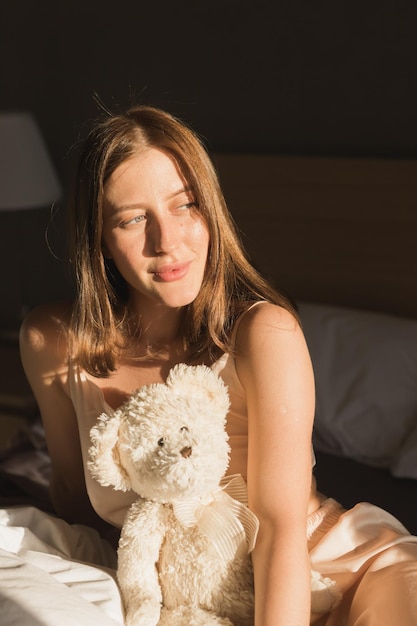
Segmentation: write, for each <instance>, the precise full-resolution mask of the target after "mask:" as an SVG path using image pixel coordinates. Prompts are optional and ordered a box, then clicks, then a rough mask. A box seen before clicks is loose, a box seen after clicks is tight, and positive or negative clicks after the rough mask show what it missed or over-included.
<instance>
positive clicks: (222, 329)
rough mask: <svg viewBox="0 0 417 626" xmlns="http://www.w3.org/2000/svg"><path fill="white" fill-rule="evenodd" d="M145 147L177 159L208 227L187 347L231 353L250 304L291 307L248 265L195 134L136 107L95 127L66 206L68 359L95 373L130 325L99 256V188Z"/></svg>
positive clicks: (122, 289) (122, 298) (113, 355)
mask: <svg viewBox="0 0 417 626" xmlns="http://www.w3.org/2000/svg"><path fill="white" fill-rule="evenodd" d="M147 147H153V148H158V149H160V150H162V151H164V152H165V153H167V154H168V155H169V156H170V157H171V158H172V159H173V160H174V161H175V163H176V165H177V166H178V168H179V170H180V171H181V173H182V175H183V176H184V179H185V180H186V181H187V184H188V185H189V186H190V188H191V191H192V193H193V195H194V198H195V200H196V204H197V207H198V210H199V212H200V214H201V216H202V217H203V219H204V220H205V222H206V224H207V227H208V230H209V251H208V258H207V264H206V270H205V276H204V279H203V284H202V287H201V289H200V292H199V294H198V296H197V298H196V299H195V300H194V302H192V303H191V304H190V305H188V306H187V307H185V310H184V316H183V322H182V326H181V328H180V334H181V337H182V340H183V344H184V348H185V350H187V351H188V352H189V353H190V354H191V353H193V354H197V353H199V352H204V351H207V352H208V353H209V354H211V355H214V354H216V352H220V351H228V350H230V334H231V332H230V331H231V329H232V327H233V324H234V321H235V320H236V317H237V316H238V315H239V313H240V312H241V311H242V310H243V308H244V307H245V306H247V303H248V302H251V301H254V300H259V299H265V300H270V301H272V302H275V303H277V304H280V305H282V306H284V307H285V308H287V309H290V310H293V308H292V306H291V304H290V303H289V302H288V301H287V299H286V298H285V297H284V296H282V295H281V294H279V293H277V292H276V291H275V290H274V289H273V288H272V287H271V286H270V285H269V284H268V283H267V282H266V281H265V280H264V279H263V278H262V276H260V275H259V273H258V272H257V271H256V270H255V269H254V268H253V267H252V265H251V264H250V262H249V261H248V259H247V257H246V254H245V252H244V250H243V247H242V244H241V241H240V238H239V235H238V233H237V229H236V227H235V224H234V222H233V220H232V217H231V215H230V213H229V211H228V209H227V207H226V203H225V200H224V197H223V194H222V192H221V189H220V186H219V182H218V178H217V175H216V172H215V170H214V167H213V164H212V162H211V160H210V158H209V156H208V154H207V152H206V150H205V148H204V146H203V144H202V142H201V141H200V140H199V138H198V137H197V135H196V134H195V133H194V132H193V131H192V130H191V129H190V128H188V126H186V125H185V124H184V123H183V122H181V121H180V120H178V119H176V118H175V117H173V116H172V115H170V114H169V113H167V112H165V111H162V110H160V109H157V108H154V107H150V106H136V107H133V108H131V109H129V110H128V111H127V112H126V113H123V114H116V115H109V116H107V117H106V118H104V119H102V120H99V121H98V122H96V124H95V125H94V127H93V129H92V130H91V132H90V133H89V135H88V137H87V139H86V141H85V144H84V149H83V151H82V154H81V157H80V160H79V166H78V171H77V176H76V181H75V191H74V194H73V198H72V202H71V204H70V218H71V228H70V234H71V238H70V251H71V253H70V259H71V263H72V265H73V269H74V272H75V279H76V284H77V297H76V300H75V303H74V308H73V315H72V320H71V324H70V331H71V332H70V336H71V338H72V356H73V358H75V359H76V360H77V362H78V363H79V364H80V365H81V366H82V367H83V368H84V369H86V370H87V371H88V372H89V373H91V374H93V375H95V376H106V375H108V374H109V373H110V372H111V371H112V370H114V369H115V367H116V364H117V357H118V355H119V354H120V351H121V350H122V348H123V345H124V344H123V337H124V340H126V334H127V330H126V329H127V328H128V325H127V324H126V321H127V310H126V306H125V304H126V300H127V295H128V294H127V288H126V284H125V283H124V281H123V280H122V279H121V277H120V275H119V273H118V271H117V268H116V267H115V266H114V265H113V264H112V262H111V261H108V260H106V259H105V257H104V255H103V252H102V222H103V216H102V211H103V194H104V186H105V183H106V181H107V180H108V179H109V177H110V176H111V174H112V173H113V172H114V170H115V169H116V168H117V167H118V166H119V165H120V164H121V163H122V162H124V161H125V160H126V159H128V158H129V157H131V156H133V155H134V154H135V153H136V152H137V151H138V150H141V149H144V148H147Z"/></svg>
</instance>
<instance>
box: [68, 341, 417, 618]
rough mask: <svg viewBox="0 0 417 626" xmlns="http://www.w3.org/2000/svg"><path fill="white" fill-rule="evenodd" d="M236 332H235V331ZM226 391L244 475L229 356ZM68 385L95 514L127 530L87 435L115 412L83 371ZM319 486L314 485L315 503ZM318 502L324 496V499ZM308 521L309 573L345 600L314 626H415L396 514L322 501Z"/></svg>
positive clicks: (410, 544) (413, 545) (241, 421)
mask: <svg viewBox="0 0 417 626" xmlns="http://www.w3.org/2000/svg"><path fill="white" fill-rule="evenodd" d="M235 330H236V329H235ZM211 368H212V369H213V371H214V372H216V373H217V374H218V375H219V376H221V378H222V379H223V380H224V382H225V384H226V385H227V386H228V389H229V395H230V402H231V409H230V413H229V415H228V421H227V431H228V434H229V437H230V440H229V442H230V446H231V450H232V452H231V462H230V466H229V470H228V473H230V474H241V475H242V476H243V477H245V475H246V458H247V441H248V429H247V410H246V400H245V392H244V389H243V387H242V385H241V383H240V381H239V378H238V375H237V372H236V368H235V362H234V358H233V356H231V355H229V354H223V355H222V356H221V357H220V358H219V359H218V360H217V361H215V362H214V363H213V365H212V366H211ZM69 385H70V394H71V398H72V402H73V404H74V407H75V410H76V413H77V419H78V426H79V431H80V438H81V446H82V453H83V460H84V468H85V476H86V483H87V490H88V494H89V497H90V499H91V502H92V505H93V507H94V508H95V510H96V512H97V513H98V514H99V515H100V516H101V517H102V518H103V519H105V520H107V521H108V522H110V523H111V524H113V525H115V526H117V527H119V528H120V527H121V525H122V523H123V518H124V515H125V512H126V509H127V507H128V506H129V505H130V504H131V503H132V502H133V501H134V500H135V499H136V495H135V494H134V493H131V492H128V493H123V492H119V491H115V490H113V489H112V488H111V487H102V486H100V485H99V483H98V482H97V481H95V480H94V479H93V478H92V477H91V476H90V472H89V470H88V468H87V465H86V463H87V460H88V448H89V445H90V440H89V432H90V429H91V427H92V426H93V425H94V424H95V423H96V420H97V417H98V416H99V415H100V414H101V413H102V412H109V411H110V412H111V411H112V409H111V407H109V406H108V405H107V404H106V402H105V399H104V396H103V392H102V391H101V389H100V388H99V387H97V386H96V385H95V384H94V382H92V381H91V380H89V379H88V378H87V377H86V375H85V374H84V373H83V372H82V371H80V370H79V369H78V368H75V367H74V368H71V369H70V372H69ZM315 497H317V495H316V493H315V480H314V479H313V481H312V500H314V498H315ZM319 497H320V496H319ZM318 503H319V504H318V508H317V510H315V511H314V512H313V513H311V514H310V515H309V517H308V519H307V529H306V533H307V542H308V549H309V554H310V561H311V567H312V569H313V570H316V571H318V572H320V574H322V575H323V576H325V577H328V578H330V579H331V580H332V581H334V582H335V584H336V587H337V588H338V590H340V592H341V593H340V595H341V600H340V602H339V603H338V605H337V606H336V607H335V608H333V609H332V610H331V611H330V612H327V613H325V614H315V615H312V617H311V624H315V625H316V626H324V625H325V626H417V537H414V536H412V535H410V534H409V533H408V531H407V530H406V528H404V526H403V525H402V524H401V523H400V522H399V521H398V520H397V519H396V518H395V517H393V516H392V515H391V514H389V513H388V512H386V511H384V510H382V509H380V508H378V507H376V506H374V505H372V504H369V503H360V504H357V505H356V506H355V507H353V508H352V509H350V510H347V511H346V510H344V509H343V508H342V506H340V505H339V504H338V503H337V502H335V501H334V500H333V499H331V498H325V497H320V499H319V500H318Z"/></svg>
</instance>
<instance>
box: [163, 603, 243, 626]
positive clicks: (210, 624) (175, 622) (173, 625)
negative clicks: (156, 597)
mask: <svg viewBox="0 0 417 626" xmlns="http://www.w3.org/2000/svg"><path fill="white" fill-rule="evenodd" d="M158 626H233V623H232V622H231V621H230V620H229V619H228V618H227V617H219V616H218V615H216V614H215V613H213V611H205V610H204V609H200V608H199V607H190V606H180V607H177V608H175V609H172V610H170V609H166V608H163V609H162V611H161V619H160V621H159V623H158Z"/></svg>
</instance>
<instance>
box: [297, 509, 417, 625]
mask: <svg viewBox="0 0 417 626" xmlns="http://www.w3.org/2000/svg"><path fill="white" fill-rule="evenodd" d="M307 536H308V547H309V553H310V560H311V567H312V569H315V570H317V571H319V572H320V573H321V574H322V575H323V576H326V577H328V578H330V579H332V580H334V581H335V582H336V584H337V586H338V588H339V589H340V591H341V592H342V600H341V602H340V604H339V605H338V606H337V607H336V608H335V609H334V610H333V611H331V612H330V613H328V614H326V615H313V616H312V618H311V624H314V625H315V626H416V624H417V537H414V536H412V535H410V534H409V533H408V531H407V530H406V528H404V526H403V525H402V524H401V523H400V522H399V521H398V520H397V519H396V518H395V517H393V516H392V515H391V514H390V513H388V512H387V511H384V510H383V509H380V508H379V507H377V506H374V505H372V504H369V503H361V504H357V505H356V506H355V507H353V508H352V509H349V510H348V511H346V510H344V509H343V508H342V507H341V506H340V505H339V504H338V503H337V502H335V501H334V500H332V499H327V500H325V501H324V503H323V505H322V506H321V508H320V509H319V510H318V511H316V512H315V513H313V514H312V515H310V517H309V520H308V530H307Z"/></svg>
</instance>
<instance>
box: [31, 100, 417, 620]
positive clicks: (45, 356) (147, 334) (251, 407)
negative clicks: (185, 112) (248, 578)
mask: <svg viewBox="0 0 417 626" xmlns="http://www.w3.org/2000/svg"><path fill="white" fill-rule="evenodd" d="M71 217H72V254H71V262H72V264H73V269H74V271H75V276H76V282H77V297H76V300H75V302H73V303H61V304H56V305H50V306H45V307H41V308H39V309H37V310H35V311H34V312H32V313H31V314H30V315H29V316H28V318H27V319H26V321H25V323H24V325H23V327H22V333H21V352H22V360H23V363H24V367H25V370H26V373H27V376H28V379H29V381H30V383H31V385H32V388H33V390H34V393H35V395H36V398H37V401H38V404H39V408H40V411H41V414H42V419H43V423H44V427H45V433H46V438H47V445H48V450H49V453H50V457H51V463H52V479H51V497H52V501H53V504H54V506H55V509H56V512H57V513H58V515H60V516H61V517H63V518H64V519H66V520H67V521H70V522H83V523H86V524H89V525H92V526H95V527H96V528H98V529H99V530H100V532H101V533H102V534H103V536H106V537H111V535H112V532H114V533H115V540H116V538H117V529H120V527H121V525H122V522H123V517H124V514H125V512H126V509H127V507H128V506H129V505H130V503H131V502H132V500H133V499H134V494H130V493H121V492H117V491H114V490H112V489H110V488H104V487H101V486H99V484H98V483H97V482H96V481H94V480H93V479H92V478H91V476H90V474H89V472H88V469H87V466H86V462H87V451H88V447H89V443H90V442H89V432H90V429H91V427H92V426H93V425H94V424H95V422H96V420H97V417H98V416H99V415H100V413H101V412H102V411H103V410H105V409H108V408H109V407H111V408H113V409H115V408H117V407H118V406H119V405H120V404H121V403H122V402H123V401H124V400H125V399H126V398H127V397H128V395H129V394H130V393H131V392H132V391H133V390H135V389H137V388H138V387H140V386H141V385H144V384H148V383H151V382H159V381H163V380H164V379H165V378H166V376H167V373H168V371H169V369H170V368H171V367H172V366H174V365H175V364H177V363H180V362H186V363H189V364H197V363H206V364H207V365H209V366H210V367H212V369H213V370H214V371H216V372H217V373H218V374H219V375H220V376H222V377H223V379H224V380H225V382H226V383H227V385H228V387H229V393H230V398H231V410H230V414H229V417H228V424H227V429H228V433H229V436H230V444H231V449H232V452H231V461H230V466H229V471H230V473H231V474H234V473H240V474H242V476H243V477H244V478H245V479H246V481H247V487H248V496H249V505H250V508H251V509H252V510H253V511H254V513H255V514H256V515H257V517H258V519H259V522H260V530H259V535H258V538H257V542H256V547H255V549H254V551H253V553H252V558H253V564H254V576H255V597H256V602H255V625H256V626H279V625H281V624H282V625H285V626H307V624H309V623H313V622H314V623H320V624H327V625H329V626H330V625H332V626H335V625H336V624H337V625H338V626H340V625H341V624H348V625H350V626H353V625H354V624H355V625H357V626H359V625H365V624H366V625H368V626H371V625H372V626H388V625H390V626H393V625H394V624H401V625H402V626H411V624H416V623H417V598H416V594H415V589H416V588H417V560H416V558H417V543H416V540H415V539H414V538H412V537H410V536H409V535H408V534H407V533H406V531H405V529H403V528H402V527H401V525H400V524H399V523H398V522H396V520H393V518H392V517H391V516H389V515H388V514H384V512H382V513H381V512H380V510H379V509H376V508H375V507H371V506H370V505H363V507H364V508H361V509H360V510H357V509H356V510H353V511H349V512H344V511H343V510H342V509H341V507H339V506H338V505H337V503H335V502H333V501H332V500H327V499H325V498H324V497H323V496H321V495H320V494H318V493H317V492H316V488H315V481H314V479H313V477H312V464H313V463H312V457H313V455H312V449H311V433H312V424H313V415H314V380H313V372H312V367H311V362H310V358H309V354H308V351H307V348H306V344H305V340H304V337H303V333H302V331H301V329H300V326H299V323H298V320H297V315H296V313H295V311H294V310H293V307H292V306H291V304H290V303H289V302H288V301H287V300H286V299H285V298H284V297H283V296H281V295H280V294H279V293H277V292H275V291H274V290H273V289H272V288H271V287H270V286H269V285H268V284H267V283H266V282H265V281H264V280H263V278H262V277H261V276H259V274H258V273H257V272H256V271H255V270H254V269H253V267H252V266H251V265H250V263H249V262H248V260H247V259H246V257H245V254H244V252H243V250H242V247H241V244H240V242H239V239H238V236H237V234H236V231H235V228H234V225H233V223H232V220H231V218H230V216H229V214H228V211H227V208H226V206H225V202H224V200H223V197H222V194H221V191H220V188H219V185H218V181H217V177H216V174H215V171H214V169H213V166H212V164H211V162H210V160H209V158H208V156H207V154H206V152H205V150H204V148H203V147H202V145H201V143H200V141H199V140H198V138H197V137H196V136H195V134H194V133H193V132H192V131H191V130H190V129H188V128H187V127H186V126H185V125H184V124H183V123H181V122H180V121H178V120H177V119H175V118H173V117H172V116H171V115H169V114H167V113H166V112H163V111H161V110H158V109H155V108H152V107H145V106H138V107H134V108H132V109H130V110H128V111H127V112H126V113H125V114H120V115H114V116H108V117H107V118H106V119H103V120H101V121H99V122H98V123H97V124H96V125H95V126H94V128H93V130H92V131H91V133H90V135H89V136H88V138H87V141H86V144H85V147H84V151H83V154H82V156H81V159H80V167H79V172H78V176H77V184H76V189H75V193H74V197H73V202H72V206H71ZM384 515H385V517H384ZM311 566H314V569H319V570H320V571H321V573H323V574H324V575H326V576H328V577H330V578H331V579H332V580H334V581H335V583H337V585H338V587H339V589H340V591H341V592H342V593H343V598H342V600H341V602H340V603H339V605H338V606H337V607H335V608H334V609H333V610H332V611H331V612H328V611H326V614H325V615H320V614H316V615H313V616H311V615H310V568H311ZM384 581H385V582H386V585H385V587H386V591H384V592H383V593H382V591H381V590H382V587H383V583H384ZM413 589H414V593H412V591H413ZM393 611H395V613H393ZM318 620H319V621H318Z"/></svg>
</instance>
